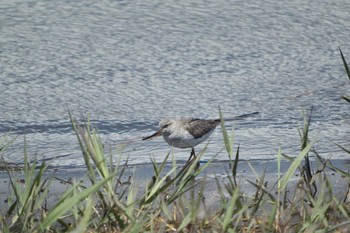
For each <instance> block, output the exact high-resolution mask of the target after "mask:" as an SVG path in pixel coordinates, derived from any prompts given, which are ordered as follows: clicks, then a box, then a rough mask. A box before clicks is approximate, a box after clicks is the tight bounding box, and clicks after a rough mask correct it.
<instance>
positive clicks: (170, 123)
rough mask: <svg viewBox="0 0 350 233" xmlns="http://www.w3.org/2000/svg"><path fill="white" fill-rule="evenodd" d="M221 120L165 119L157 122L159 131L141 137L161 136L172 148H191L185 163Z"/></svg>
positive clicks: (231, 119) (229, 119)
mask: <svg viewBox="0 0 350 233" xmlns="http://www.w3.org/2000/svg"><path fill="white" fill-rule="evenodd" d="M257 114H259V112H253V113H248V114H244V115H239V116H236V117H232V118H227V119H224V121H234V120H237V119H241V118H245V117H250V116H253V115H257ZM220 122H221V119H200V118H188V117H187V118H186V117H180V118H165V119H162V120H161V121H160V122H159V130H158V131H157V132H155V133H153V134H152V135H150V136H146V137H143V138H142V140H148V139H151V138H154V137H157V136H163V138H164V140H165V141H166V142H167V143H168V144H169V145H170V146H173V147H177V148H191V149H192V150H191V154H190V157H189V159H188V160H187V162H189V161H190V160H191V159H192V158H193V157H195V156H196V154H195V150H194V147H195V146H197V145H199V144H200V143H202V142H204V141H205V140H207V139H208V138H209V137H210V135H211V134H212V133H213V132H214V130H215V128H216V127H217V126H218V125H219V124H220Z"/></svg>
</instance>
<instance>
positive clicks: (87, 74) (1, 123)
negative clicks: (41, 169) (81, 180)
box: [0, 0, 350, 167]
mask: <svg viewBox="0 0 350 233" xmlns="http://www.w3.org/2000/svg"><path fill="white" fill-rule="evenodd" d="M346 6H348V3H347V1H342V0H336V1H321V2H319V1H301V0H300V1H262V2H259V1H258V2H257V1H197V2H196V3H193V2H191V1H168V0H166V1H151V2H147V3H146V2H144V1H97V2H95V1H40V2H38V1H23V0H17V1H13V0H5V1H2V4H1V6H0V32H1V33H0V83H1V84H0V93H1V98H0V105H1V112H0V134H1V135H0V136H3V135H5V134H6V133H7V132H8V131H9V130H10V129H12V133H11V135H12V136H16V135H19V137H18V138H17V140H16V141H15V143H14V144H13V145H12V146H11V147H10V148H8V149H7V150H6V151H5V152H3V153H2V156H3V157H4V158H5V159H6V160H7V161H10V162H19V163H20V162H22V161H23V143H24V137H23V135H24V134H25V135H26V141H27V149H28V153H29V156H30V159H33V158H34V157H35V156H36V157H38V158H39V159H41V158H45V159H52V160H50V163H51V164H52V165H53V166H68V167H69V166H73V165H74V166H75V165H81V164H83V159H82V156H81V152H80V150H79V147H78V143H77V140H76V137H75V135H74V133H73V131H72V130H71V126H70V123H69V117H68V112H67V106H68V107H69V108H70V109H71V111H72V112H73V115H74V116H75V117H76V118H77V119H78V120H80V121H81V120H82V119H83V118H84V116H87V115H89V114H90V117H91V119H92V122H93V124H94V125H95V126H97V127H98V128H99V132H100V134H101V138H102V139H103V141H104V143H105V145H107V148H108V146H110V147H111V150H112V153H113V154H114V155H115V157H116V158H117V157H118V148H119V145H120V144H121V143H123V142H125V141H130V142H132V143H129V145H128V146H127V147H126V148H125V149H124V152H123V154H122V159H123V160H125V159H126V158H127V157H129V159H130V161H131V163H149V161H150V159H149V157H150V156H154V157H155V158H156V159H157V160H158V161H161V160H162V158H163V157H164V156H165V155H166V153H167V152H169V150H170V147H169V146H168V145H167V144H166V143H165V142H164V141H163V139H162V138H159V139H155V140H152V141H146V142H141V141H139V139H140V138H141V137H143V136H147V135H149V134H150V133H153V132H154V130H156V129H157V123H158V121H159V120H160V119H161V118H162V117H164V116H193V117H204V118H216V117H218V106H219V105H220V107H221V109H222V111H223V114H224V116H227V117H229V116H234V115H239V114H244V113H249V112H254V111H259V112H261V114H260V116H259V117H256V118H251V119H246V120H244V121H239V122H238V121H237V122H236V123H235V124H234V127H235V144H236V146H237V145H238V144H239V145H240V154H241V157H242V159H256V158H259V159H261V158H263V159H264V158H265V159H271V158H275V156H276V150H277V148H278V147H281V148H282V151H283V152H284V153H286V154H288V155H291V156H295V155H297V154H298V148H299V144H300V143H299V141H300V139H299V135H298V132H297V125H298V124H301V123H302V119H303V116H302V109H303V108H304V109H305V110H309V109H310V108H311V107H312V106H313V107H314V111H313V117H312V127H311V133H310V136H311V137H312V138H315V137H316V136H317V143H316V144H315V148H316V149H317V150H318V151H319V152H320V154H321V155H322V156H324V157H329V156H332V157H333V158H334V157H336V158H346V157H347V155H346V154H344V153H343V152H341V150H340V149H339V148H338V147H337V146H335V144H334V143H339V144H341V145H343V146H344V147H347V148H349V147H350V144H349V113H348V110H349V107H350V106H349V104H347V103H346V102H345V101H344V100H342V99H341V95H343V94H347V93H350V88H349V85H348V83H347V80H346V75H345V71H344V67H343V66H342V61H341V59H340V55H339V50H338V48H339V46H340V47H341V48H342V50H343V52H344V54H345V56H346V57H347V58H348V61H350V47H349V35H350V28H349V27H348V22H350V15H349V14H348V13H349V11H348V10H346ZM232 126H233V125H232V123H231V124H228V127H229V128H231V127H232ZM203 147H204V145H201V146H198V149H197V151H198V150H200V149H201V148H203ZM222 148H223V140H222V136H221V129H220V128H218V129H217V131H216V132H215V133H214V135H213V138H212V140H211V142H210V144H209V147H208V152H207V153H206V157H205V158H204V159H208V158H210V157H211V156H213V155H214V154H216V153H217V152H219V151H220V150H221V149H222ZM174 152H175V155H176V158H177V159H178V160H186V159H187V157H188V156H189V153H190V150H181V149H175V151H174ZM217 159H218V160H226V159H227V155H226V154H225V153H224V152H221V153H219V154H218V155H217Z"/></svg>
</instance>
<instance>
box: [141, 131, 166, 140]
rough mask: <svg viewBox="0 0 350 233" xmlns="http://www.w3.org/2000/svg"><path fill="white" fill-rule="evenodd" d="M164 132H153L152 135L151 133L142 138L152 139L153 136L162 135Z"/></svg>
mask: <svg viewBox="0 0 350 233" xmlns="http://www.w3.org/2000/svg"><path fill="white" fill-rule="evenodd" d="M162 134H163V132H162V131H160V130H159V131H157V132H155V133H154V134H152V135H150V136H147V137H144V138H142V140H147V139H150V138H153V137H157V136H160V135H162Z"/></svg>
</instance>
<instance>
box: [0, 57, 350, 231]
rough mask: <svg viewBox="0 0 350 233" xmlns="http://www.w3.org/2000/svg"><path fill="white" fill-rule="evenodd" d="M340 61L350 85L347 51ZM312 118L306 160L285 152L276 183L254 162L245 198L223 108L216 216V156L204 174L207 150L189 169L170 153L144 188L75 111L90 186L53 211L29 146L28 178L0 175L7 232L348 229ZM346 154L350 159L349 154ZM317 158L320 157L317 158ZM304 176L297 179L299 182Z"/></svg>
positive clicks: (346, 206) (1, 145) (349, 197)
mask: <svg viewBox="0 0 350 233" xmlns="http://www.w3.org/2000/svg"><path fill="white" fill-rule="evenodd" d="M340 52H341V51H340ZM341 57H342V60H343V63H344V67H345V69H346V71H347V72H348V75H349V79H350V73H349V69H348V67H347V63H346V60H345V58H344V55H343V54H342V53H341ZM344 99H345V100H347V98H344ZM311 113H312V111H310V115H309V116H308V117H307V116H306V114H305V113H304V118H305V120H304V122H303V125H302V127H300V129H299V133H300V139H301V143H300V153H299V154H298V155H297V156H295V157H293V158H292V157H290V156H287V155H285V154H283V152H282V150H281V149H279V150H278V152H277V154H276V167H277V171H276V172H277V177H276V181H275V183H269V182H271V181H268V180H266V177H267V176H266V175H267V174H266V169H265V170H264V171H263V172H262V173H261V174H258V173H257V172H256V171H255V170H254V167H253V166H252V165H251V164H249V162H248V165H249V166H250V168H251V173H252V174H255V177H256V179H255V180H247V182H248V183H249V184H250V185H251V188H252V189H253V190H254V192H253V194H252V195H247V194H246V192H245V190H244V189H243V188H242V187H241V185H240V183H239V182H237V174H238V170H237V168H239V166H240V163H241V162H242V161H241V162H240V161H239V156H240V148H239V146H237V147H235V145H234V131H233V130H232V131H231V132H228V130H227V129H226V127H225V123H224V120H223V116H222V113H221V111H220V109H219V115H220V118H221V119H222V124H221V126H222V129H223V141H224V144H225V146H224V149H226V152H227V156H228V159H229V163H228V166H227V174H226V175H227V176H226V177H225V179H219V178H217V179H215V180H214V182H212V183H211V184H213V183H214V184H216V187H215V188H216V189H217V194H218V196H219V198H218V203H215V204H216V205H215V208H214V209H210V210H209V208H208V206H207V203H206V201H205V200H206V190H207V189H208V186H207V185H208V182H206V177H205V175H203V174H204V172H205V170H206V169H207V168H208V166H210V165H211V163H212V162H213V159H214V158H215V156H213V158H212V159H211V160H209V161H208V162H206V163H205V164H202V165H201V166H200V167H199V168H198V167H197V163H198V161H199V160H200V158H201V157H202V156H203V154H205V153H206V147H207V146H208V145H206V147H205V148H204V149H203V150H202V151H201V152H200V153H199V154H198V155H197V157H196V158H195V159H194V160H192V161H191V162H190V163H188V164H186V165H182V166H178V165H177V163H176V161H175V160H174V156H173V154H172V152H169V154H167V155H165V158H164V160H163V161H162V163H156V161H155V159H154V158H151V164H152V168H153V171H152V172H153V177H152V178H151V179H150V180H149V181H148V183H147V185H144V187H143V188H142V187H139V186H137V185H136V181H135V180H133V178H132V177H131V179H128V178H126V177H125V176H126V175H125V174H126V171H127V164H123V165H121V163H120V162H121V159H120V158H119V159H118V161H114V159H113V158H114V157H113V156H112V154H111V152H109V153H106V152H105V149H104V147H103V142H102V141H101V139H100V137H99V135H98V132H97V129H96V128H94V127H92V126H91V124H90V122H89V121H87V122H84V123H83V124H82V123H81V122H77V121H76V120H75V119H74V118H73V116H72V115H71V114H70V113H69V117H70V119H71V122H72V128H73V131H74V132H75V134H76V137H77V141H78V143H79V145H80V148H81V151H82V155H83V158H84V161H85V167H86V177H87V180H88V184H86V183H85V184H84V185H82V183H80V182H78V181H73V182H69V183H70V185H69V186H68V188H67V189H66V190H65V191H64V192H63V193H62V195H60V196H59V198H58V201H57V202H56V203H51V204H52V205H51V206H52V207H50V208H49V207H48V205H47V200H48V199H49V198H48V195H49V190H50V189H51V186H52V184H53V181H54V179H55V178H56V177H54V175H46V172H47V168H48V167H47V165H46V164H45V163H44V162H40V161H37V160H34V161H33V162H32V163H29V162H28V155H27V152H26V149H25V150H24V151H25V152H24V166H23V167H22V169H20V172H19V171H16V170H18V169H16V170H15V169H13V166H9V165H7V164H6V163H5V162H4V161H3V162H2V164H3V165H2V170H5V171H6V172H7V174H8V177H9V192H8V194H7V199H6V202H5V203H1V208H0V209H1V211H2V212H1V213H0V231H1V232H5V233H6V232H347V231H348V230H349V229H350V191H349V187H350V174H349V172H348V171H344V170H341V169H339V168H337V167H335V166H334V165H333V164H332V162H331V161H329V160H324V159H322V158H321V157H320V156H319V155H318V153H317V152H316V151H315V149H314V148H313V145H314V143H315V142H316V141H317V138H313V139H310V131H309V128H310V124H311ZM9 138H10V134H9V135H6V136H5V137H3V139H1V140H0V152H4V151H6V148H7V147H8V146H9V145H10V144H11V143H12V142H13V140H14V139H9ZM339 147H340V148H342V149H343V150H344V153H345V154H350V150H347V149H346V148H344V147H342V146H341V145H339ZM311 153H312V154H313V155H314V156H315V157H316V160H310V159H309V154H311ZM283 161H289V167H288V169H287V170H286V171H285V172H283V173H282V171H281V164H282V162H283ZM311 163H313V164H311ZM311 165H313V166H311ZM169 166H170V168H169ZM312 168H316V171H313V170H312ZM327 170H328V171H332V172H334V173H335V174H338V175H339V176H342V177H343V180H344V181H345V182H346V183H347V187H344V189H343V190H341V191H342V193H340V194H339V192H338V191H339V190H333V187H334V186H332V184H331V182H330V180H331V177H330V175H329V172H326V171H327ZM296 175H298V176H296ZM20 177H24V178H23V179H22V178H20ZM296 177H298V180H297V181H293V182H292V180H293V179H295V178H296ZM123 180H127V182H122V181H123ZM19 181H20V182H19ZM210 188H212V187H210Z"/></svg>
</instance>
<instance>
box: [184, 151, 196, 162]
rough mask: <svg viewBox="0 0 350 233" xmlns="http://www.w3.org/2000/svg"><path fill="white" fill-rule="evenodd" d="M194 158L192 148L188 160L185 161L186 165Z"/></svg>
mask: <svg viewBox="0 0 350 233" xmlns="http://www.w3.org/2000/svg"><path fill="white" fill-rule="evenodd" d="M194 157H196V154H195V153H194V148H192V151H191V155H190V157H189V158H188V160H187V162H186V163H189V162H190V161H191V160H192V158H194Z"/></svg>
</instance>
